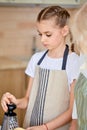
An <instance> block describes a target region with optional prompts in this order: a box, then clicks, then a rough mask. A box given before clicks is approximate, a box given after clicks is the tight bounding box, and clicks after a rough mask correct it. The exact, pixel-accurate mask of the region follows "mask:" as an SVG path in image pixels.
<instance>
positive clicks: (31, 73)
mask: <svg viewBox="0 0 87 130" xmlns="http://www.w3.org/2000/svg"><path fill="white" fill-rule="evenodd" d="M36 55H37V54H34V55H33V56H32V57H31V59H30V61H29V62H28V65H27V68H26V70H25V74H27V75H28V76H30V77H32V78H34V73H35V67H36V65H37V60H36V59H37V56H36Z"/></svg>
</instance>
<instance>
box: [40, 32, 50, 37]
mask: <svg viewBox="0 0 87 130" xmlns="http://www.w3.org/2000/svg"><path fill="white" fill-rule="evenodd" d="M39 36H42V34H40V33H39ZM46 36H47V37H51V34H46Z"/></svg>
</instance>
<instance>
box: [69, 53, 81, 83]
mask: <svg viewBox="0 0 87 130" xmlns="http://www.w3.org/2000/svg"><path fill="white" fill-rule="evenodd" d="M70 66H71V67H70V71H71V72H70V76H69V80H70V84H71V83H72V82H73V80H74V79H77V78H78V76H79V67H80V66H79V56H78V55H76V54H75V55H74V56H73V58H72V61H71V65H70Z"/></svg>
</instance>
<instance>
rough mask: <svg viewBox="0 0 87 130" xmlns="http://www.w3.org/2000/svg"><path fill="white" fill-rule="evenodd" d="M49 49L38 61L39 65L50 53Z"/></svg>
mask: <svg viewBox="0 0 87 130" xmlns="http://www.w3.org/2000/svg"><path fill="white" fill-rule="evenodd" d="M48 51H49V50H47V51H46V52H45V53H44V54H43V56H42V57H41V58H40V60H39V61H38V63H37V65H40V64H41V62H42V61H43V59H44V57H45V56H46V54H47V53H48Z"/></svg>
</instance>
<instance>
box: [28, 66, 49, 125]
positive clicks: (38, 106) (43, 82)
mask: <svg viewBox="0 0 87 130" xmlns="http://www.w3.org/2000/svg"><path fill="white" fill-rule="evenodd" d="M49 72H50V70H48V69H42V68H40V69H39V86H38V92H37V96H36V99H35V103H34V107H33V110H32V114H31V119H30V126H35V125H41V124H43V114H44V104H45V98H46V91H47V85H48V79H49Z"/></svg>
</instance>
